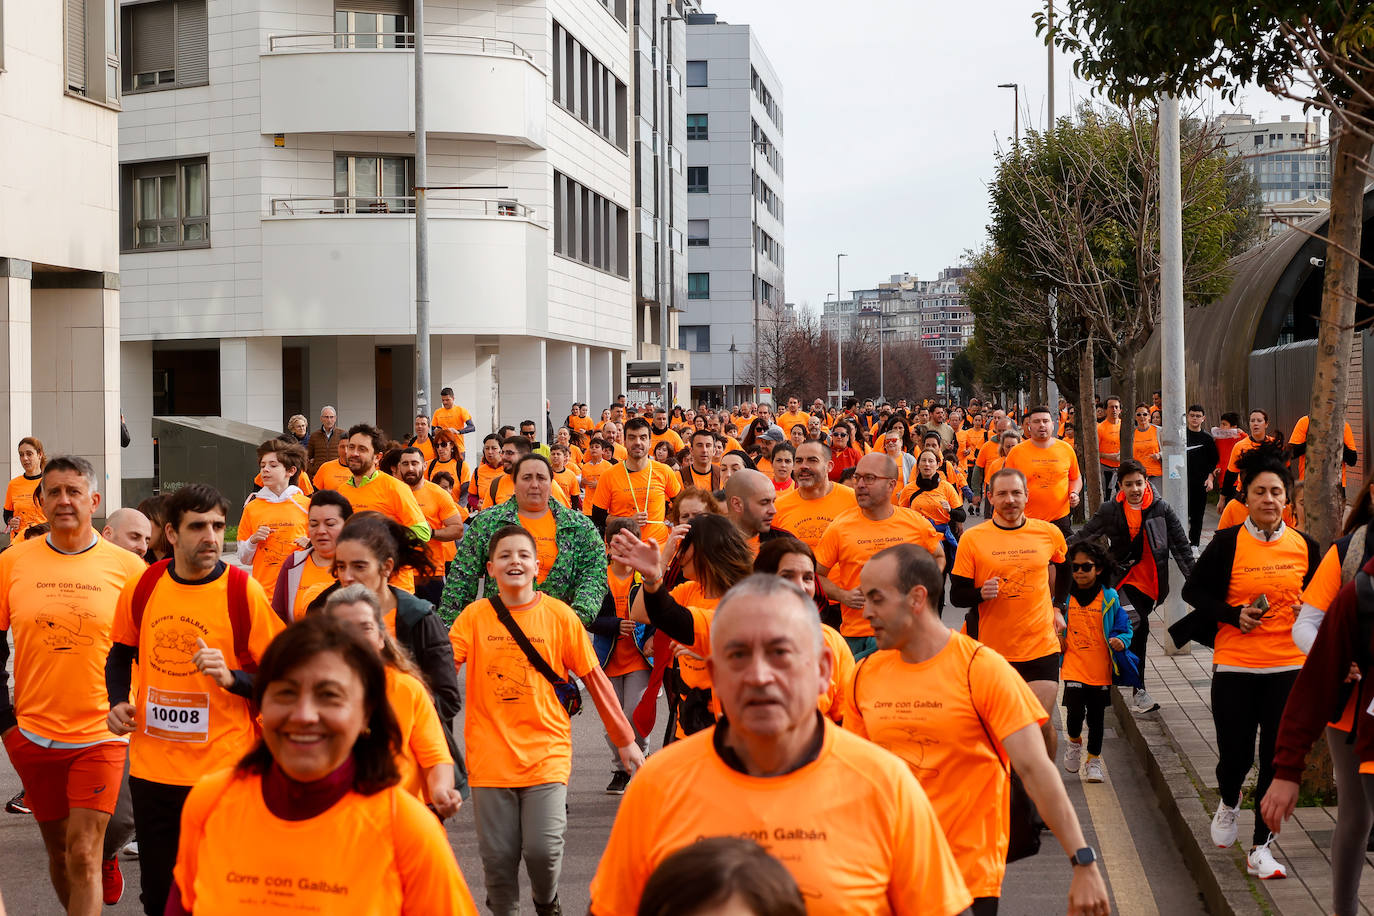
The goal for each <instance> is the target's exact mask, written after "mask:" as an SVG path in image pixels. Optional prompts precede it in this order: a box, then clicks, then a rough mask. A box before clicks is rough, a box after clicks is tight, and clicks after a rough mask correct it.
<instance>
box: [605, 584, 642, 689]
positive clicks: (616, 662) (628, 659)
mask: <svg viewBox="0 0 1374 916" xmlns="http://www.w3.org/2000/svg"><path fill="white" fill-rule="evenodd" d="M634 584H635V573H634V571H633V570H631V572H630V574H629V575H628V576H626V577H625V578H623V579H622V578H620V577H619V576H617V575H616V574H615V570H614V569H612V568H611V565H610V564H609V563H607V564H606V585H607V587H608V588H609V589H610V593H611V597H612V598H613V599H614V600H615V616H617V617H619V618H620V619H621V620H624V619H626V618H627V617H629V616H630V588H631V587H632V586H633V585H634ZM648 668H649V663H648V662H647V661H645V660H644V656H643V655H642V654H641V653H640V651H639V648H638V647H637V646H636V645H635V641H634V637H633V636H625V635H623V634H622V635H620V636H617V637H616V639H615V649H614V650H612V652H611V657H610V658H609V659H607V660H606V677H619V676H621V675H622V674H629V673H631V672H632V671H647V670H648Z"/></svg>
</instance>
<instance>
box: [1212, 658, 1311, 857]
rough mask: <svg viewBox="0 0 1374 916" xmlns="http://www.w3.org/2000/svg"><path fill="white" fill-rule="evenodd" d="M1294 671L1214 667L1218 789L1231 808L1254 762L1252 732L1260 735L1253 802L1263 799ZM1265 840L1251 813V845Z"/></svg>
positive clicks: (1261, 826)
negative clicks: (1253, 670) (1261, 671)
mask: <svg viewBox="0 0 1374 916" xmlns="http://www.w3.org/2000/svg"><path fill="white" fill-rule="evenodd" d="M1297 679H1298V672H1296V671H1278V672H1272V673H1270V672H1265V673H1257V674H1241V673H1237V672H1233V671H1217V672H1215V673H1213V675H1212V723H1213V724H1214V725H1215V726H1216V730H1217V791H1218V792H1219V793H1220V794H1221V800H1222V802H1224V803H1225V804H1227V805H1230V806H1232V807H1235V806H1236V805H1238V804H1239V803H1240V790H1241V787H1242V785H1243V784H1244V782H1245V777H1246V776H1248V775H1249V773H1250V767H1251V766H1253V765H1254V763H1255V734H1256V732H1258V733H1259V779H1258V781H1257V782H1256V783H1255V798H1256V800H1258V799H1261V798H1264V793H1265V792H1267V791H1269V783H1271V782H1272V781H1273V779H1274V743H1275V740H1276V739H1277V738H1278V732H1279V720H1280V719H1281V718H1282V717H1283V707H1284V705H1285V704H1286V703H1287V702H1288V692H1289V691H1290V690H1292V689H1293V682H1294V681H1296V680H1297ZM1268 839H1269V828H1268V827H1267V826H1265V824H1264V819H1263V818H1262V817H1260V816H1259V810H1258V809H1256V811H1255V832H1254V844H1255V845H1259V844H1261V843H1264V842H1265V841H1267V840H1268Z"/></svg>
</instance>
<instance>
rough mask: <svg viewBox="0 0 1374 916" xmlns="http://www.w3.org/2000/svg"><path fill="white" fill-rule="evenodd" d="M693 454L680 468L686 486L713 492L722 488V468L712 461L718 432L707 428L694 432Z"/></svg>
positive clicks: (692, 438)
mask: <svg viewBox="0 0 1374 916" xmlns="http://www.w3.org/2000/svg"><path fill="white" fill-rule="evenodd" d="M691 440H692V446H691V449H692V454H691V457H690V458H689V459H688V461H687V463H686V464H684V465H683V466H682V467H681V468H679V469H678V476H679V477H681V478H682V485H683V486H684V487H696V488H697V489H700V490H705V491H706V492H707V493H713V492H715V491H716V490H719V489H720V486H721V483H720V468H718V467H716V465H715V463H714V462H712V460H711V459H712V457H713V456H714V454H715V446H716V434H715V433H713V432H711V431H710V430H706V429H698V430H696V431H695V432H693V433H692V436H691Z"/></svg>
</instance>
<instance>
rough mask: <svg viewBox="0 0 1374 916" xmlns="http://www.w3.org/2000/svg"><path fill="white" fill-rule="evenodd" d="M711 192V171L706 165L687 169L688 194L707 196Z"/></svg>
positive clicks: (692, 166)
mask: <svg viewBox="0 0 1374 916" xmlns="http://www.w3.org/2000/svg"><path fill="white" fill-rule="evenodd" d="M710 190H711V169H710V167H709V166H704V165H691V166H688V167H687V193H688V194H707V193H709V192H710Z"/></svg>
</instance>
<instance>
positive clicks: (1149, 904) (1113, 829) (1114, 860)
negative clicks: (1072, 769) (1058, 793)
mask: <svg viewBox="0 0 1374 916" xmlns="http://www.w3.org/2000/svg"><path fill="white" fill-rule="evenodd" d="M1084 759H1085V760H1086V755H1085V757H1084ZM1083 797H1084V799H1085V800H1086V801H1087V803H1088V813H1089V814H1090V815H1091V816H1092V821H1093V830H1094V831H1095V832H1096V833H1097V842H1098V843H1100V844H1101V845H1102V861H1103V866H1104V870H1105V871H1106V872H1107V873H1108V876H1109V878H1110V879H1111V886H1112V896H1113V897H1115V898H1116V911H1117V913H1118V914H1119V916H1159V908H1158V907H1156V906H1155V897H1154V893H1153V892H1152V891H1151V890H1150V881H1149V879H1148V878H1146V877H1145V868H1144V866H1143V865H1142V864H1141V862H1140V855H1139V854H1138V853H1137V852H1136V848H1135V844H1133V843H1132V842H1131V828H1130V827H1129V826H1128V825H1127V823H1126V815H1125V814H1124V813H1123V812H1122V810H1121V800H1120V799H1119V798H1117V795H1116V788H1115V787H1114V786H1113V785H1112V782H1111V775H1110V774H1108V777H1107V781H1106V782H1102V783H1086V782H1085V783H1083Z"/></svg>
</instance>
